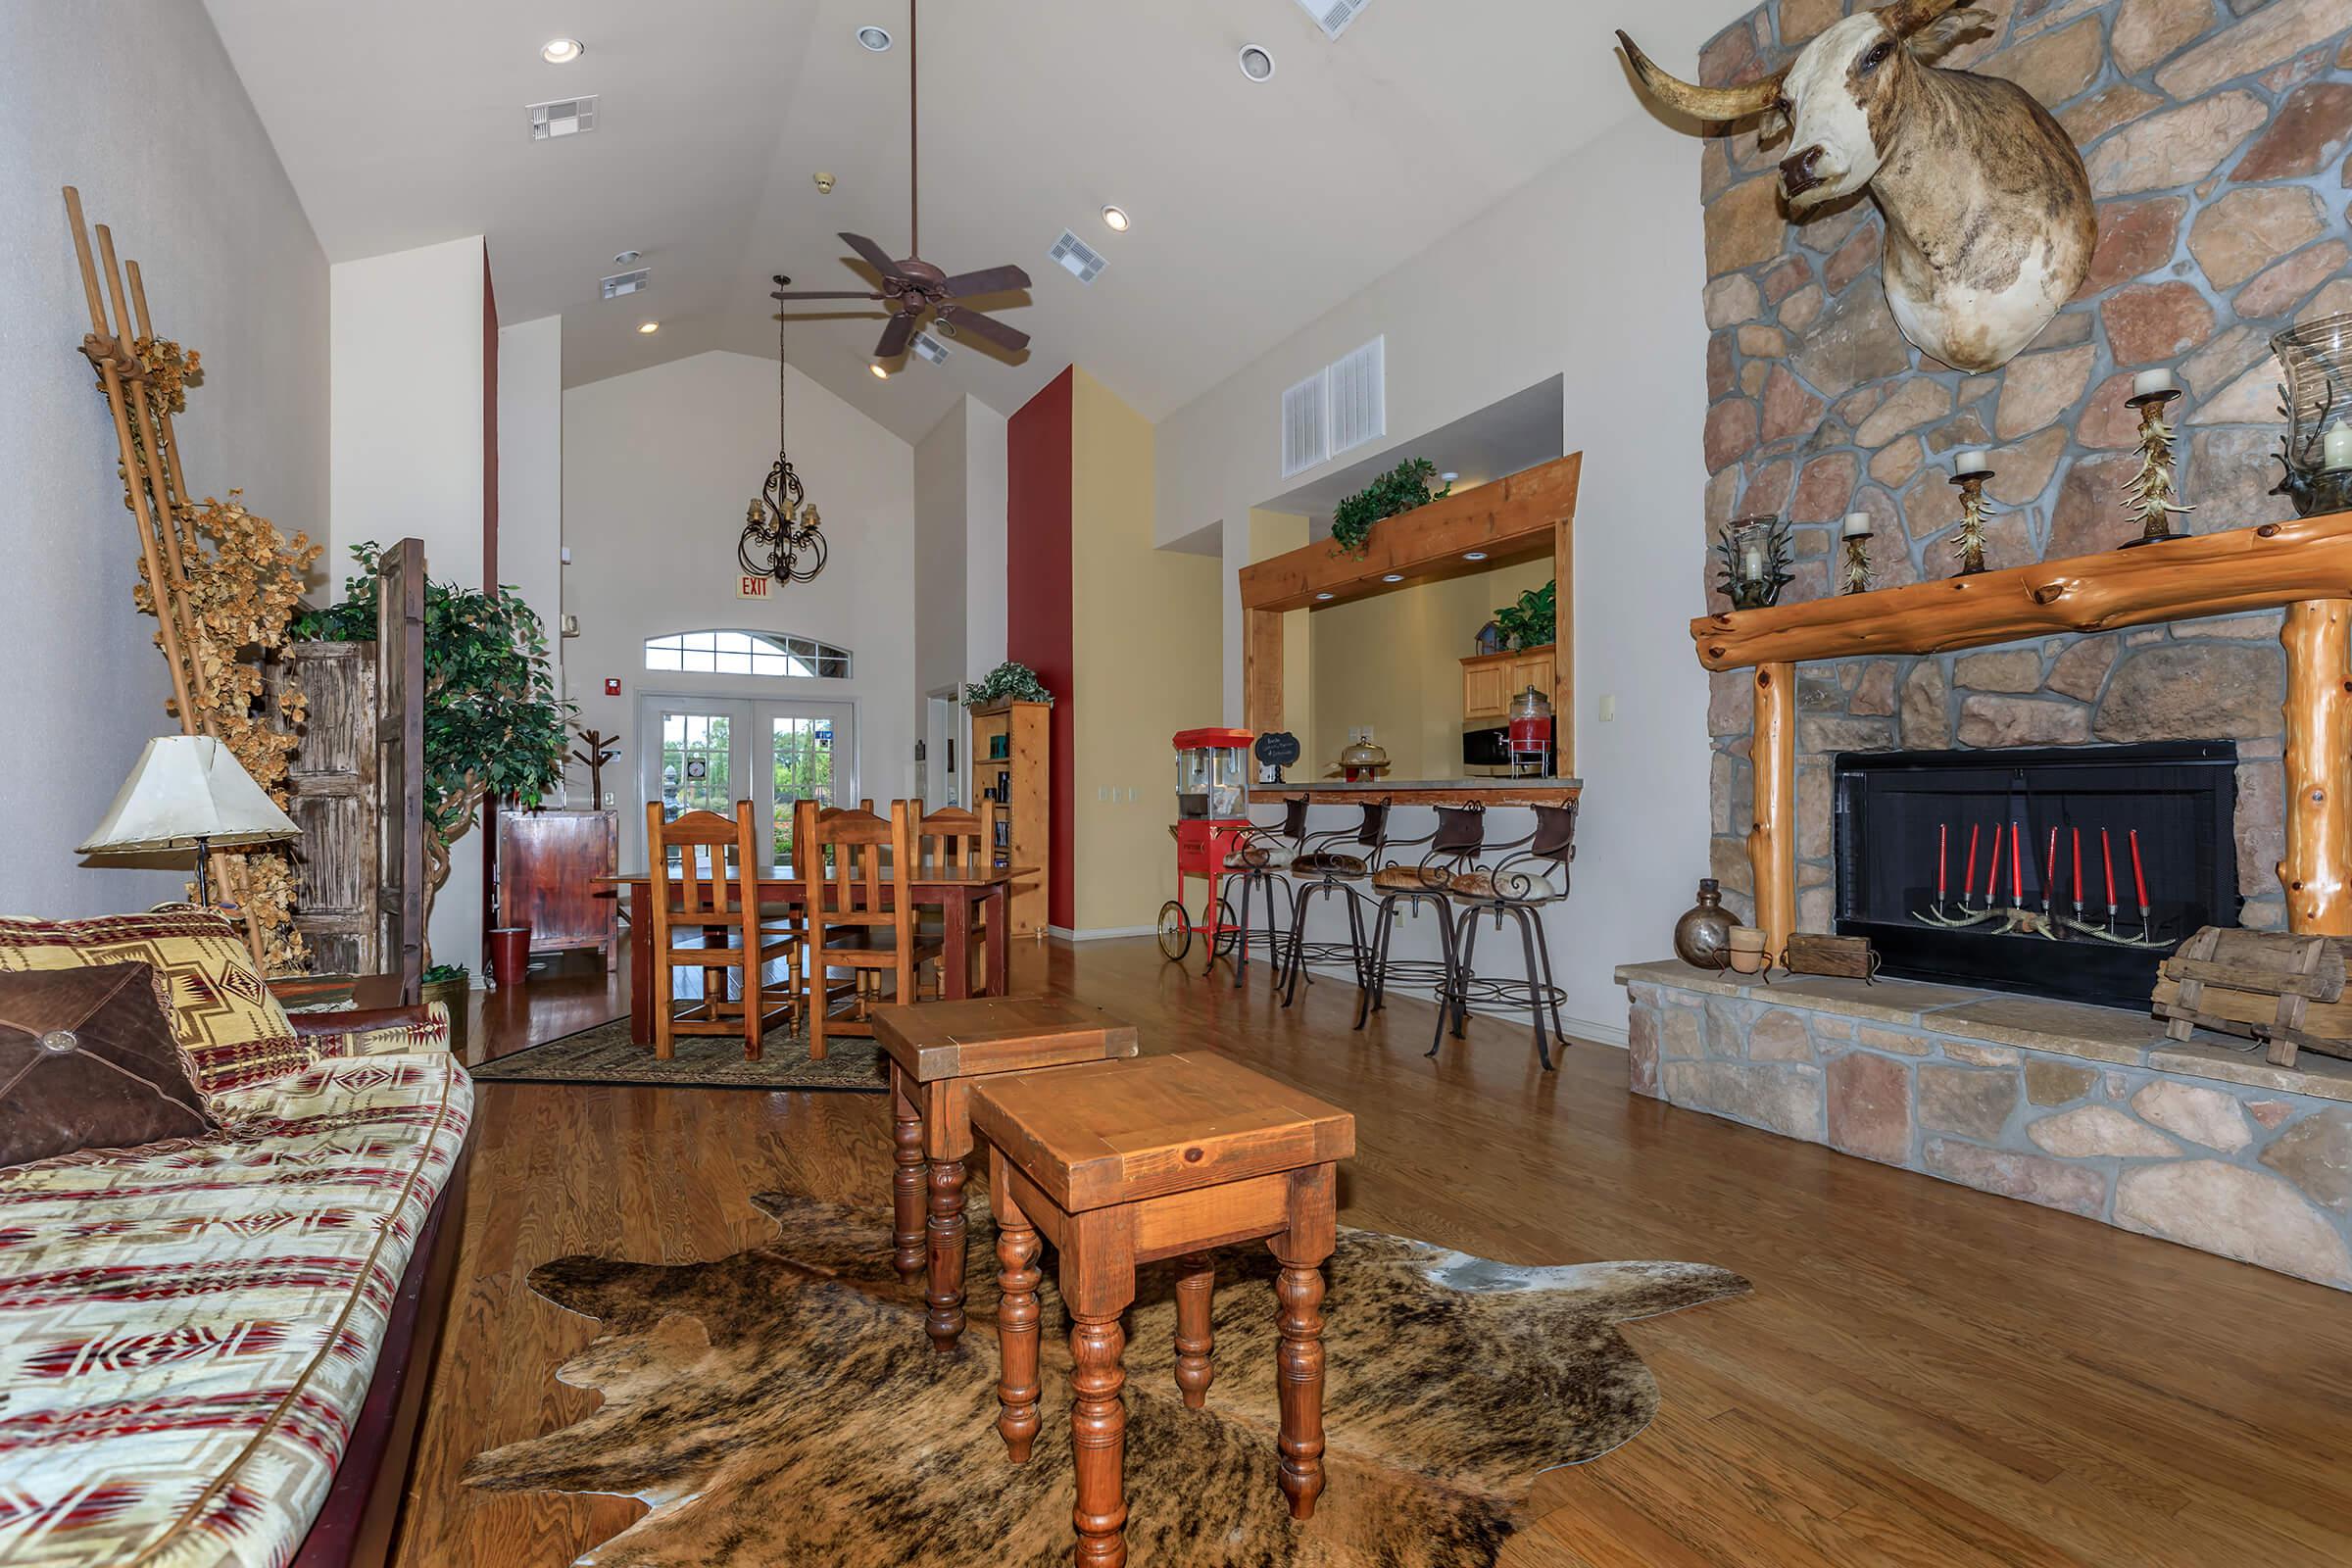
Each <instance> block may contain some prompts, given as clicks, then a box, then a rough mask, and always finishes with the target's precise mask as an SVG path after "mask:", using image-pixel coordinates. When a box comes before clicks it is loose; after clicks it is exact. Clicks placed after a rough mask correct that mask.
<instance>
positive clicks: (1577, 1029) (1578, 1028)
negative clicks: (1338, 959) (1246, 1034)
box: [1306, 963, 1633, 1051]
mask: <svg viewBox="0 0 2352 1568" xmlns="http://www.w3.org/2000/svg"><path fill="white" fill-rule="evenodd" d="M1306 967H1307V970H1308V972H1309V973H1312V974H1317V975H1321V976H1323V977H1324V978H1326V979H1334V980H1338V981H1341V982H1342V983H1343V984H1346V985H1348V986H1349V987H1350V988H1352V987H1353V986H1354V984H1355V976H1354V974H1353V972H1352V971H1350V970H1347V969H1342V968H1338V967H1326V966H1325V965H1323V964H1319V963H1310V964H1308V965H1307V966H1306ZM1389 993H1390V995H1392V996H1398V997H1411V998H1412V999H1413V1000H1414V1001H1416V1002H1427V1003H1433V1004H1434V1003H1435V1002H1436V1001H1437V1000H1438V998H1437V991H1436V989H1435V988H1434V987H1430V986H1407V985H1398V984H1397V983H1396V982H1394V981H1392V982H1390V985H1389ZM1560 1021H1561V1022H1562V1023H1565V1024H1566V1025H1567V1026H1568V1033H1569V1034H1570V1035H1571V1036H1573V1037H1574V1038H1576V1039H1578V1040H1588V1041H1591V1042H1592V1043H1593V1045H1596V1046H1615V1047H1616V1048H1617V1049H1618V1050H1620V1051H1625V1050H1629V1049H1631V1047H1632V1045H1633V1039H1632V1037H1631V1036H1630V1035H1629V1034H1628V1033H1627V1030H1626V1025H1625V1023H1624V1021H1623V1020H1619V1021H1617V1022H1614V1023H1612V1022H1608V1021H1606V1020H1603V1019H1599V1018H1579V1017H1576V1016H1574V1015H1572V1014H1568V1013H1562V1014H1561V1015H1560Z"/></svg>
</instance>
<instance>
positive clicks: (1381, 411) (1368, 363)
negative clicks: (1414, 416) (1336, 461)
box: [1323, 337, 1389, 458]
mask: <svg viewBox="0 0 2352 1568" xmlns="http://www.w3.org/2000/svg"><path fill="white" fill-rule="evenodd" d="M1387 342H1388V339H1386V338H1382V337H1376V338H1374V339H1373V340H1372V341H1371V342H1369V343H1367V344H1365V345H1364V346H1363V347H1362V348H1360V349H1357V350H1356V351H1355V352H1354V353H1353V354H1349V355H1347V356H1345V357H1344V358H1342V359H1339V360H1335V361H1333V362H1332V365H1331V368H1329V369H1328V370H1325V371H1324V372H1323V373H1324V375H1325V376H1326V377H1327V378H1328V379H1329V381H1330V383H1331V384H1330V386H1329V387H1328V388H1326V389H1325V391H1324V394H1323V406H1324V407H1325V408H1326V409H1327V410H1328V411H1330V420H1331V455H1332V456H1333V457H1335V458H1336V457H1338V456H1339V455H1340V454H1341V453H1343V452H1351V451H1353V450H1354V449H1355V448H1357V447H1360V446H1362V445H1363V444H1364V443H1365V442H1367V441H1377V440H1379V439H1380V438H1381V437H1382V436H1384V435H1387V434H1388V433H1389V398H1388V378H1387V374H1386V369H1387V367H1386V364H1385V359H1386V355H1385V350H1384V345H1385V344H1386V343H1387Z"/></svg>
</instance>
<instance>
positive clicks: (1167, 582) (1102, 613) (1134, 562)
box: [1013, 369, 1221, 932]
mask: <svg viewBox="0 0 2352 1568" xmlns="http://www.w3.org/2000/svg"><path fill="white" fill-rule="evenodd" d="M1071 379H1072V390H1071V408H1070V597H1071V600H1072V605H1071V652H1072V656H1073V658H1072V663H1073V666H1074V670H1075V677H1074V684H1075V686H1076V690H1075V691H1074V692H1073V693H1072V698H1073V701H1074V702H1075V704H1076V707H1075V708H1074V709H1073V711H1072V713H1071V720H1072V731H1073V736H1074V740H1073V744H1072V750H1073V752H1074V754H1075V755H1074V756H1073V757H1072V759H1071V763H1072V766H1073V769H1074V772H1075V777H1074V780H1073V782H1074V784H1075V786H1076V788H1075V793H1076V795H1077V800H1076V801H1075V803H1073V828H1074V831H1075V836H1076V846H1075V849H1076V861H1075V864H1074V865H1073V866H1072V867H1071V870H1072V874H1073V882H1074V893H1075V905H1076V907H1075V910H1074V913H1073V916H1072V918H1073V919H1074V920H1075V922H1076V929H1077V930H1079V931H1082V932H1086V931H1105V930H1120V929H1126V928H1132V927H1148V926H1150V925H1152V922H1153V921H1154V920H1155V919H1156V918H1157V916H1158V912H1159V906H1160V904H1161V903H1162V902H1163V901H1164V900H1166V899H1167V898H1168V897H1170V896H1171V895H1172V894H1173V893H1174V892H1175V891H1176V855H1175V845H1174V842H1173V841H1172V840H1171V839H1170V838H1169V837H1168V824H1169V823H1170V822H1172V821H1174V820H1175V817H1176V782H1175V754H1174V753H1173V751H1172V750H1171V749H1170V748H1169V745H1168V738H1169V737H1170V736H1171V735H1173V734H1175V733H1176V732H1177V731H1178V730H1180V729H1194V728H1200V727H1202V726H1206V725H1214V724H1215V723H1217V722H1218V716H1219V712H1220V700H1221V699H1220V690H1221V676H1220V669H1221V663H1220V658H1219V651H1218V650H1219V645H1218V636H1219V625H1220V615H1221V605H1220V601H1219V585H1218V574H1219V571H1220V569H1221V565H1220V563H1219V561H1218V559H1217V558H1216V557H1214V556H1196V555H1188V554H1185V553H1183V552H1181V551H1174V550H1158V549H1154V548H1153V547H1152V483H1153V481H1152V425H1151V422H1150V421H1149V420H1147V419H1146V418H1145V417H1143V416H1142V415H1140V414H1138V413H1136V412H1135V411H1134V410H1133V409H1131V408H1129V407H1127V405H1126V404H1124V403H1122V402H1120V401H1119V399H1118V398H1117V397H1116V396H1115V395H1114V394H1112V393H1111V392H1110V391H1109V389H1108V388H1106V387H1104V386H1103V383H1101V382H1100V381H1097V380H1096V379H1095V378H1094V377H1093V376H1091V375H1089V374H1087V373H1086V371H1085V370H1084V369H1078V370H1077V371H1076V372H1075V374H1074V375H1073V376H1072V378H1071ZM1013 567H1014V569H1015V570H1018V569H1019V563H1017V562H1016V563H1014V564H1013ZM1130 791H1132V792H1133V799H1132V800H1130V799H1129V792H1130ZM1105 797H1115V798H1105ZM1186 891H1187V893H1188V894H1190V895H1193V896H1195V898H1196V900H1197V898H1198V896H1199V894H1200V892H1201V888H1200V886H1199V884H1198V883H1195V884H1193V885H1192V886H1190V887H1188V888H1187V889H1186ZM1198 913H1199V909H1198V907H1196V908H1195V914H1196V915H1198Z"/></svg>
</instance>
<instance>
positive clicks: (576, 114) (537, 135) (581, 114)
mask: <svg viewBox="0 0 2352 1568" xmlns="http://www.w3.org/2000/svg"><path fill="white" fill-rule="evenodd" d="M596 96H597V95H596V94H594V93H590V94H589V95H588V96H587V97H585V98H558V99H555V100H554V101H552V102H550V103H544V104H526V105H524V106H523V113H525V114H527V115H529V116H530V117H531V140H533V141H553V140H554V139H555V138H557V137H558V136H577V135H579V134H581V133H582V132H584V131H591V130H594V129H595V128H596Z"/></svg>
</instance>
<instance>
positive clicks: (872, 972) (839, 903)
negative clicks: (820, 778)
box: [793, 801, 940, 1061]
mask: <svg viewBox="0 0 2352 1568" xmlns="http://www.w3.org/2000/svg"><path fill="white" fill-rule="evenodd" d="M813 808H814V803H812V802H807V801H804V802H802V803H800V805H799V807H798V809H797V810H798V821H797V822H796V824H795V826H794V828H793V857H794V860H795V862H796V863H795V864H794V867H793V870H794V872H795V873H796V874H797V875H799V876H800V877H801V879H802V880H803V882H804V884H805V885H806V887H807V889H808V911H809V913H808V918H809V1059H811V1060H813V1061H822V1060H824V1058H825V1049H826V1041H827V1039H828V1037H830V1036H833V1035H871V1034H872V1033H873V1032H874V1026H873V1023H872V1021H871V1019H870V1017H869V1016H868V1010H869V1008H870V1005H871V1002H872V997H871V994H870V992H869V988H868V986H867V984H866V983H865V982H866V980H867V979H868V977H870V978H871V979H872V981H873V983H874V986H875V987H878V986H879V984H880V981H881V978H882V977H883V976H885V975H887V976H889V977H890V981H891V998H892V1000H894V1001H898V1002H912V1001H914V1000H915V999H916V995H917V993H916V990H915V979H916V976H917V975H918V974H919V973H920V972H921V970H922V967H923V965H924V964H926V963H934V962H936V961H938V959H939V956H940V944H939V943H938V942H937V941H936V940H926V939H924V938H923V937H922V936H921V935H920V934H919V933H918V932H917V931H916V929H915V918H914V899H913V887H912V881H913V876H914V873H915V860H914V822H913V813H912V811H911V810H910V809H909V807H908V803H907V802H905V801H895V802H893V803H892V804H891V810H890V815H889V816H888V817H883V816H878V815H876V814H875V813H874V812H872V811H869V810H864V809H858V810H849V809H843V808H839V807H835V808H830V809H813ZM804 845H806V846H807V847H808V848H807V853H806V856H805V857H804V855H803V851H802V846H804ZM804 858H805V859H806V861H807V865H806V868H805V869H804V867H803V866H802V865H801V864H800V863H798V862H800V861H801V860H802V859H804ZM886 873H887V874H886ZM835 969H840V970H846V971H847V972H848V973H849V976H850V981H851V984H850V987H849V993H850V997H851V1009H850V1012H849V1013H848V1015H846V1016H843V1017H838V1018H837V1017H834V1016H833V1015H832V1013H833V1000H834V991H833V986H832V981H831V979H830V971H832V970H835Z"/></svg>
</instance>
